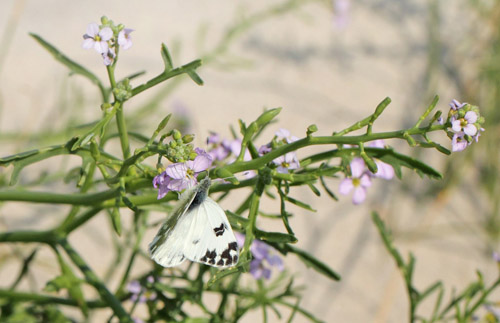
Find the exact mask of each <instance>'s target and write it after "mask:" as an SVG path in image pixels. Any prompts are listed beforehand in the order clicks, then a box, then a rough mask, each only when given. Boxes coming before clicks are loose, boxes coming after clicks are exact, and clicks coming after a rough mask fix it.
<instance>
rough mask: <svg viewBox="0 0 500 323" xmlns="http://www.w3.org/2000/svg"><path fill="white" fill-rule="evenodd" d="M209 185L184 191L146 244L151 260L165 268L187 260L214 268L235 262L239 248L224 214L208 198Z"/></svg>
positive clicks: (205, 184)
mask: <svg viewBox="0 0 500 323" xmlns="http://www.w3.org/2000/svg"><path fill="white" fill-rule="evenodd" d="M210 184H211V181H210V179H209V178H208V177H206V178H204V179H203V180H202V181H201V182H200V184H198V185H197V186H195V187H193V188H191V189H189V190H188V191H186V192H185V193H184V194H183V195H182V197H181V200H180V201H179V205H178V207H177V208H176V209H175V210H174V211H173V212H172V214H171V216H170V217H169V218H168V219H167V220H166V221H165V223H163V225H162V226H161V227H160V230H159V231H158V233H157V234H156V236H155V238H154V239H153V241H152V242H151V243H150V244H149V253H150V255H151V258H152V259H153V260H154V261H156V262H157V263H158V264H160V265H162V266H164V267H173V266H177V265H180V264H181V263H182V262H184V260H186V259H189V260H191V261H196V262H200V263H204V264H207V265H210V266H214V267H231V266H235V265H236V264H237V262H238V255H239V250H238V244H237V242H236V238H235V236H234V233H233V230H232V229H231V225H230V224H229V222H228V220H227V217H226V213H225V212H224V210H223V209H222V208H221V207H220V206H219V204H217V203H216V202H215V201H214V200H212V199H211V198H210V197H208V189H209V188H210Z"/></svg>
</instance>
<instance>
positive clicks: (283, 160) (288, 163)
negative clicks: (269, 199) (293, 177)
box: [273, 151, 300, 174]
mask: <svg viewBox="0 0 500 323" xmlns="http://www.w3.org/2000/svg"><path fill="white" fill-rule="evenodd" d="M273 163H274V164H276V165H278V168H277V171H278V173H282V174H288V172H289V170H290V169H297V168H299V167H300V162H299V159H298V158H297V154H296V153H295V152H294V151H291V152H289V153H286V154H285V155H282V156H279V157H278V158H276V159H274V160H273Z"/></svg>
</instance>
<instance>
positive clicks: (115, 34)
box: [82, 17, 133, 66]
mask: <svg viewBox="0 0 500 323" xmlns="http://www.w3.org/2000/svg"><path fill="white" fill-rule="evenodd" d="M132 31H133V29H130V28H125V27H124V26H123V25H121V24H120V25H118V26H115V24H114V23H113V21H111V20H109V19H108V18H106V17H102V18H101V25H98V24H96V23H91V24H88V26H87V33H86V34H85V35H83V43H82V47H83V48H85V49H91V48H93V49H95V50H96V51H97V52H98V53H99V54H101V56H102V58H103V62H104V65H106V66H108V65H111V64H112V63H113V62H114V61H115V59H116V55H117V54H118V46H120V47H121V48H123V49H129V48H130V47H131V46H132V39H131V38H130V33H131V32H132Z"/></svg>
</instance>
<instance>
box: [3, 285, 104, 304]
mask: <svg viewBox="0 0 500 323" xmlns="http://www.w3.org/2000/svg"><path fill="white" fill-rule="evenodd" d="M0 298H3V299H6V300H9V302H35V303H37V304H61V305H69V306H80V305H79V304H78V303H77V302H76V301H75V300H73V299H68V298H61V297H54V296H48V295H41V294H35V293H26V292H15V291H12V290H5V289H0ZM86 303H87V305H88V307H91V308H102V307H107V306H108V304H106V303H105V302H103V301H100V300H95V301H86Z"/></svg>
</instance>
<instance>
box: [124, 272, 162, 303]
mask: <svg viewBox="0 0 500 323" xmlns="http://www.w3.org/2000/svg"><path fill="white" fill-rule="evenodd" d="M146 282H147V284H148V285H152V284H153V283H154V278H153V276H148V277H147V278H146ZM127 290H128V292H129V293H130V294H131V295H130V300H131V301H132V302H138V303H145V302H146V301H154V300H155V299H156V293H155V292H154V291H150V290H148V289H147V288H146V287H145V286H143V285H141V283H140V282H139V281H137V280H133V281H131V282H130V283H128V285H127Z"/></svg>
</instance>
